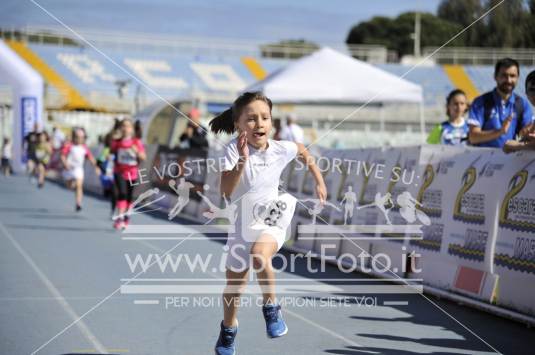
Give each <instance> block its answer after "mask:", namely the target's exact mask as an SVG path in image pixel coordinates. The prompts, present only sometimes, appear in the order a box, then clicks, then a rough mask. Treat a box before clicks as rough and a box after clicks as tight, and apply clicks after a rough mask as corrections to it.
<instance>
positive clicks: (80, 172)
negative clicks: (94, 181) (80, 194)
mask: <svg viewBox="0 0 535 355" xmlns="http://www.w3.org/2000/svg"><path fill="white" fill-rule="evenodd" d="M63 178H64V179H65V180H74V179H76V180H83V178H84V169H79V168H75V169H71V170H64V171H63Z"/></svg>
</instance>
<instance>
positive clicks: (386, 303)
mask: <svg viewBox="0 0 535 355" xmlns="http://www.w3.org/2000/svg"><path fill="white" fill-rule="evenodd" d="M408 305H409V301H384V302H383V306H408Z"/></svg>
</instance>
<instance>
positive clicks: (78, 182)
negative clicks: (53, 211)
mask: <svg viewBox="0 0 535 355" xmlns="http://www.w3.org/2000/svg"><path fill="white" fill-rule="evenodd" d="M83 186H84V180H83V179H75V180H74V187H75V189H76V191H75V196H76V205H77V206H81V205H82V196H83Z"/></svg>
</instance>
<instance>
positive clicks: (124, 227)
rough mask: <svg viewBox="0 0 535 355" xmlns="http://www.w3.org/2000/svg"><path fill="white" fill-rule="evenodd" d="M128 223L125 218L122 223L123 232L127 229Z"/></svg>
mask: <svg viewBox="0 0 535 355" xmlns="http://www.w3.org/2000/svg"><path fill="white" fill-rule="evenodd" d="M129 223H130V221H129V219H128V218H125V219H124V221H123V226H122V227H123V230H125V229H126V228H128V224H129Z"/></svg>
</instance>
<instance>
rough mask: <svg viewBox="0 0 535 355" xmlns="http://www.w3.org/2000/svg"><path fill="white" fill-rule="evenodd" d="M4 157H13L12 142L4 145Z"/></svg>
mask: <svg viewBox="0 0 535 355" xmlns="http://www.w3.org/2000/svg"><path fill="white" fill-rule="evenodd" d="M2 158H4V159H11V142H9V143H8V144H4V146H3V147H2Z"/></svg>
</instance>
